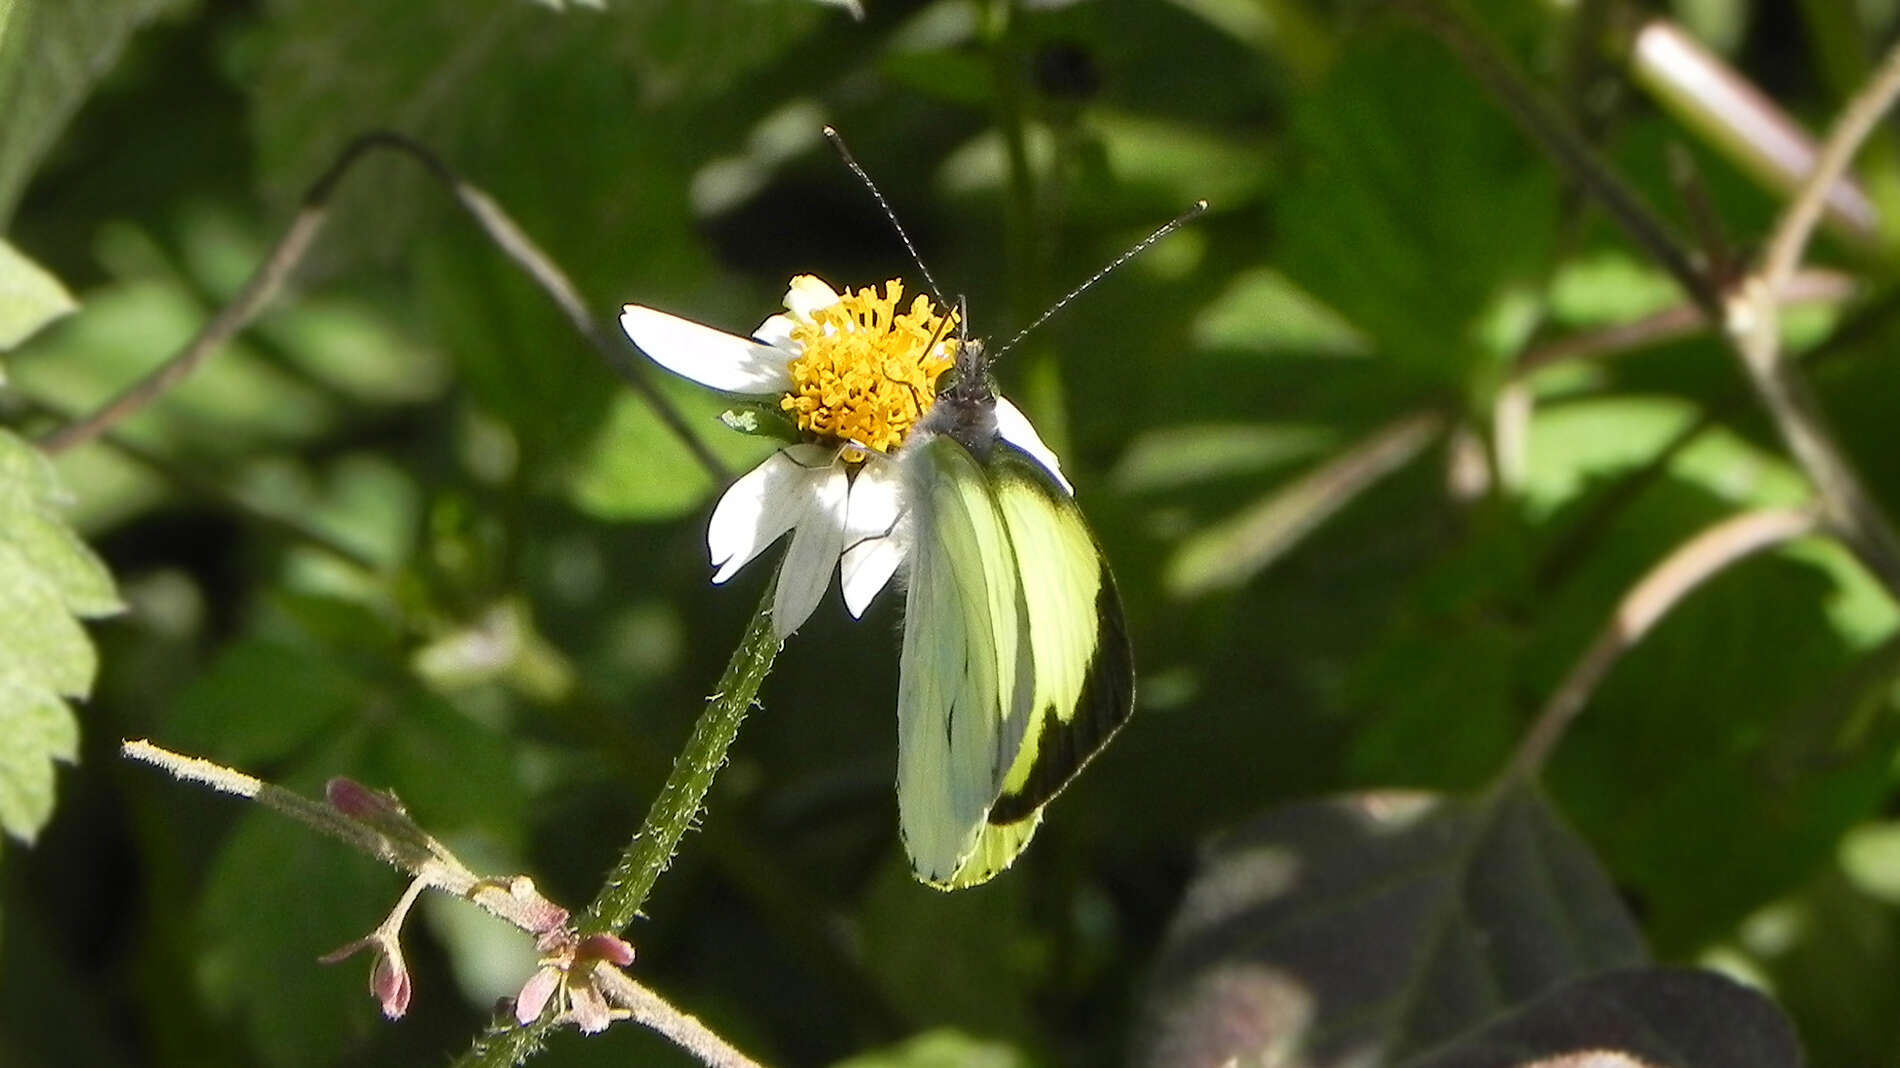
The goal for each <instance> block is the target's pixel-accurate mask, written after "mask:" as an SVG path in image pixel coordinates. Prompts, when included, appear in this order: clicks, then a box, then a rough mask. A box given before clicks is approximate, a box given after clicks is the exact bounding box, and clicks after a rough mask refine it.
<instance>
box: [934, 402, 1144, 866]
mask: <svg viewBox="0 0 1900 1068" xmlns="http://www.w3.org/2000/svg"><path fill="white" fill-rule="evenodd" d="M916 448H917V449H918V452H917V453H915V454H913V455H912V456H910V457H908V458H907V460H906V463H907V468H908V470H909V477H910V479H911V482H912V498H911V499H912V502H913V504H912V508H913V513H912V516H911V519H912V522H913V524H914V535H915V536H914V537H913V539H912V542H913V549H912V557H911V570H910V592H909V595H908V599H907V602H906V622H905V631H904V650H903V660H902V668H901V675H902V677H901V679H900V683H899V687H900V689H899V696H898V787H897V788H898V807H899V816H900V823H901V826H902V828H903V833H904V841H905V846H906V848H907V849H908V850H909V852H910V856H911V864H912V867H913V869H914V870H915V871H916V873H917V875H918V877H919V878H920V879H922V880H923V881H925V882H928V883H931V884H933V885H936V886H940V887H944V888H955V887H963V886H971V885H975V884H977V883H981V882H984V881H986V880H988V879H989V878H991V877H992V876H994V875H995V874H996V873H997V872H999V871H1001V870H1002V869H1003V868H1005V867H1007V866H1008V865H1009V864H1010V862H1011V861H1013V860H1015V858H1016V856H1017V855H1018V854H1019V853H1021V852H1022V850H1023V848H1024V847H1025V846H1026V845H1027V844H1028V843H1029V839H1030V837H1031V836H1033V835H1034V834H1035V831H1036V827H1037V825H1038V824H1039V823H1040V822H1041V819H1042V806H1043V805H1044V804H1046V803H1047V802H1048V801H1049V799H1050V798H1052V797H1054V796H1055V794H1056V793H1057V792H1058V791H1060V790H1061V789H1062V787H1063V786H1064V785H1065V784H1067V782H1068V781H1069V779H1070V778H1072V777H1073V776H1074V775H1075V773H1076V772H1077V771H1078V770H1080V769H1081V767H1082V765H1083V764H1084V763H1085V762H1087V760H1088V759H1089V758H1090V757H1091V756H1093V755H1094V753H1095V752H1096V750H1098V749H1099V748H1100V747H1101V746H1102V744H1103V743H1105V742H1106V741H1107V740H1108V738H1109V736H1110V735H1112V734H1113V733H1114V731H1115V729H1116V728H1117V727H1119V726H1120V725H1121V723H1122V721H1123V720H1125V719H1126V718H1127V717H1128V713H1129V710H1130V708H1131V707H1132V702H1133V693H1134V679H1133V671H1132V661H1131V657H1130V653H1129V648H1128V639H1127V636H1126V632H1125V628H1124V626H1123V623H1122V615H1121V602H1120V599H1119V597H1118V596H1117V594H1116V591H1115V586H1114V580H1113V578H1112V577H1111V576H1110V575H1109V572H1108V568H1107V565H1106V563H1105V562H1104V561H1103V558H1102V555H1101V552H1100V550H1099V549H1098V548H1097V547H1096V545H1095V541H1094V538H1093V537H1092V536H1091V535H1090V533H1089V530H1088V526H1087V525H1086V523H1085V522H1084V521H1083V519H1082V513H1081V509H1080V508H1078V507H1077V506H1076V504H1075V502H1074V500H1073V499H1071V498H1070V497H1069V495H1068V494H1067V493H1066V492H1064V491H1063V489H1062V488H1061V487H1060V486H1058V485H1057V484H1056V483H1055V482H1054V481H1053V480H1052V479H1051V478H1050V476H1049V475H1048V474H1047V473H1046V472H1044V471H1043V469H1042V468H1041V467H1040V466H1039V465H1037V464H1036V463H1035V462H1034V461H1033V460H1031V459H1030V458H1029V457H1027V456H1025V455H1024V454H1022V453H1020V452H1018V451H1017V450H1016V449H1014V448H1013V447H1011V446H1009V445H1008V444H1007V443H1004V442H1000V441H999V442H997V443H996V444H995V445H994V446H993V447H992V448H991V449H990V450H989V462H988V463H987V464H984V463H979V462H978V460H977V459H976V457H974V456H973V455H971V453H970V452H969V451H968V450H967V449H965V448H964V447H963V446H962V445H960V444H958V443H957V442H956V441H954V440H953V439H951V438H949V437H937V438H933V439H930V440H928V441H923V442H919V443H918V444H917V446H916Z"/></svg>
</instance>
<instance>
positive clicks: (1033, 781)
mask: <svg viewBox="0 0 1900 1068" xmlns="http://www.w3.org/2000/svg"><path fill="white" fill-rule="evenodd" d="M988 473H989V476H990V485H991V488H992V490H993V492H994V494H995V497H996V501H997V506H998V508H999V510H1000V511H1001V512H1002V515H1003V524H1004V527H1005V529H1007V530H1008V532H1009V540H1010V544H1011V546H1012V547H1013V548H1014V550H1015V554H1016V566H1017V573H1018V575H1019V576H1020V580H1019V581H1020V585H1021V590H1022V597H1023V604H1024V615H1025V617H1026V619H1027V623H1028V627H1029V630H1028V640H1029V645H1030V650H1031V657H1030V659H1031V662H1032V663H1033V664H1034V670H1033V673H1032V675H1031V677H1030V679H1029V680H1028V682H1029V685H1030V690H1029V692H1028V695H1027V701H1026V704H1027V707H1028V716H1029V721H1028V723H1027V724H1026V725H1025V727H1024V731H1023V735H1022V739H1021V741H1020V742H1019V743H1018V745H1017V749H1016V753H1015V755H1014V758H1013V759H1012V761H1011V763H1010V766H1009V768H1008V770H1007V771H1006V772H1005V774H1004V777H1003V781H1002V784H1001V787H1000V789H999V791H998V796H997V798H996V801H995V803H994V804H993V805H992V806H991V807H990V814H989V819H990V823H991V824H992V825H996V826H1007V825H1010V824H1014V823H1018V822H1021V821H1023V820H1026V819H1028V818H1029V817H1030V816H1031V815H1032V814H1033V813H1035V812H1037V811H1039V810H1040V809H1041V807H1042V806H1043V805H1045V804H1047V803H1048V802H1049V800H1050V799H1051V798H1053V797H1055V795H1056V794H1057V793H1059V792H1060V791H1061V790H1062V788H1063V787H1064V786H1067V785H1068V784H1069V781H1070V780H1071V779H1073V778H1075V776H1076V773H1077V772H1079V771H1081V770H1082V766H1083V765H1084V764H1086V763H1088V761H1089V759H1090V758H1091V757H1093V756H1094V755H1095V754H1096V753H1097V752H1099V751H1100V750H1101V748H1102V746H1104V745H1106V744H1107V743H1108V740H1109V738H1111V737H1113V736H1114V734H1115V732H1116V731H1117V730H1119V729H1120V728H1121V725H1122V724H1123V723H1124V722H1126V721H1127V719H1128V716H1129V713H1131V712H1132V711H1133V710H1134V701H1135V671H1134V655H1133V652H1132V650H1131V649H1130V647H1129V642H1128V630H1127V626H1126V624H1125V623H1124V621H1123V618H1122V602H1121V595H1120V593H1119V592H1118V591H1117V590H1116V588H1115V577H1114V575H1112V574H1111V573H1110V572H1109V569H1108V559H1107V558H1106V557H1105V556H1103V555H1102V550H1101V548H1100V547H1099V546H1097V545H1096V544H1095V537H1094V535H1092V534H1091V533H1090V532H1089V528H1088V524H1087V523H1086V522H1085V521H1084V520H1083V518H1082V509H1081V508H1080V507H1079V506H1078V505H1077V504H1076V503H1075V499H1074V498H1073V497H1071V496H1069V494H1068V493H1066V492H1064V491H1063V489H1062V488H1061V487H1060V486H1058V485H1056V483H1055V482H1054V480H1053V479H1052V478H1051V477H1050V476H1049V475H1048V474H1047V473H1046V472H1045V471H1044V470H1043V469H1042V467H1041V466H1040V465H1038V464H1037V463H1036V462H1035V461H1034V460H1032V459H1030V458H1029V457H1028V456H1026V455H1025V454H1023V453H1022V452H1019V451H1018V450H1017V449H1015V448H1014V447H1012V446H1010V445H1009V444H1008V443H1006V442H1003V443H999V444H998V445H997V447H996V448H995V449H994V450H993V451H992V452H991V456H990V464H989V467H988Z"/></svg>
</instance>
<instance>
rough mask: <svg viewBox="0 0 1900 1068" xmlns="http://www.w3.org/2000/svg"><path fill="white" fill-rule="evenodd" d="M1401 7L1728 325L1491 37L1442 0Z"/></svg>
mask: <svg viewBox="0 0 1900 1068" xmlns="http://www.w3.org/2000/svg"><path fill="white" fill-rule="evenodd" d="M1400 9H1401V10H1403V11H1404V12H1405V13H1407V14H1409V15H1411V16H1412V17H1413V18H1415V19H1417V20H1418V21H1419V22H1420V23H1422V24H1423V25H1424V26H1425V27H1426V28H1428V29H1430V30H1431V31H1432V32H1433V33H1435V34H1436V35H1437V36H1438V38H1439V39H1440V40H1442V41H1444V42H1445V44H1446V45H1447V46H1449V47H1450V48H1451V49H1452V50H1453V51H1454V52H1456V53H1457V54H1458V55H1459V57H1460V58H1462V59H1463V60H1464V62H1465V67H1466V69H1467V70H1469V71H1470V72H1471V73H1472V75H1473V76H1474V77H1476V78H1477V79H1478V81H1479V82H1481V83H1483V85H1484V87H1485V88H1486V89H1487V90H1489V91H1490V93H1491V95H1492V96H1493V97H1494V98H1496V100H1497V101H1498V103H1500V104H1501V105H1503V107H1504V110H1505V111H1507V112H1508V113H1510V115H1511V116H1512V117H1513V118H1515V119H1516V120H1517V122H1518V125H1519V126H1520V127H1522V128H1523V129H1524V131H1525V132H1526V133H1527V134H1529V135H1530V136H1531V138H1532V139H1533V140H1535V141H1536V142H1537V143H1538V144H1539V145H1541V146H1543V148H1544V151H1546V152H1548V153H1550V155H1551V156H1552V157H1553V158H1554V159H1555V160H1556V161H1557V162H1558V163H1559V164H1560V165H1561V166H1562V167H1563V168H1564V171H1565V172H1566V173H1567V174H1569V175H1570V177H1571V178H1572V179H1574V180H1575V181H1576V182H1577V183H1578V184H1579V185H1580V186H1582V187H1583V188H1584V189H1585V190H1587V191H1589V192H1590V193H1591V194H1592V195H1594V196H1595V197H1596V198H1597V200H1598V201H1600V202H1601V203H1602V205H1603V207H1604V209H1605V210H1606V211H1608V212H1609V213H1610V215H1611V216H1612V217H1613V218H1615V219H1616V221H1617V222H1618V223H1619V224H1620V225H1621V226H1622V227H1623V229H1624V231H1625V232H1627V233H1628V234H1629V236H1630V239H1631V240H1633V241H1635V242H1636V243H1637V245H1639V246H1641V247H1642V248H1643V250H1644V251H1645V252H1647V253H1648V254H1649V255H1650V257H1651V258H1652V259H1654V260H1655V261H1656V262H1657V263H1658V264H1661V265H1662V267H1663V269H1664V270H1666V271H1668V272H1669V274H1670V275H1671V276H1672V277H1673V278H1675V280H1676V283H1677V284H1678V285H1680V286H1681V287H1682V288H1683V291H1684V292H1685V293H1687V294H1688V295H1689V299H1690V300H1691V301H1693V302H1694V303H1695V305H1696V307H1697V308H1699V309H1701V311H1702V313H1703V314H1704V315H1705V316H1707V317H1708V319H1709V321H1710V322H1721V321H1722V294H1721V291H1720V290H1719V289H1718V288H1717V287H1716V286H1715V285H1714V283H1713V281H1712V280H1711V279H1710V278H1709V275H1708V273H1707V272H1706V271H1704V270H1703V269H1702V267H1701V266H1700V265H1699V264H1697V262H1696V259H1695V257H1694V256H1693V255H1692V254H1691V253H1690V251H1689V249H1688V248H1687V247H1686V246H1685V245H1683V243H1682V242H1681V241H1679V240H1677V238H1676V236H1675V235H1674V234H1673V233H1672V232H1671V231H1670V229H1669V226H1668V224H1666V223H1665V222H1663V220H1662V219H1661V218H1659V217H1658V216H1657V215H1656V213H1655V212H1653V211H1652V210H1650V207H1649V205H1648V204H1646V203H1644V201H1643V199H1642V197H1641V196H1640V195H1639V194H1638V193H1637V192H1636V190H1635V189H1633V188H1632V187H1631V186H1630V185H1629V183H1627V182H1625V181H1624V180H1623V177H1622V176H1621V175H1619V174H1617V173H1616V172H1615V171H1614V170H1612V169H1611V168H1610V167H1609V165H1608V164H1606V163H1604V162H1603V160H1602V159H1601V158H1600V157H1599V156H1598V155H1597V152H1596V149H1595V148H1594V147H1593V146H1592V145H1591V144H1590V141H1589V139H1588V138H1586V137H1585V136H1584V135H1583V132H1582V131H1581V130H1579V129H1577V127H1576V125H1575V124H1574V123H1573V122H1571V121H1570V119H1569V118H1568V117H1567V116H1565V115H1564V114H1563V112H1561V111H1559V110H1558V109H1557V108H1556V106H1555V105H1553V104H1552V103H1551V102H1550V101H1549V100H1548V99H1547V98H1546V97H1545V95H1544V94H1543V93H1542V92H1541V91H1539V90H1538V88H1537V87H1536V86H1535V85H1533V84H1531V81H1530V79H1529V78H1527V77H1525V75H1524V74H1523V73H1522V72H1521V71H1519V70H1518V69H1517V67H1516V65H1515V64H1513V63H1512V62H1511V61H1510V59H1509V58H1508V57H1506V56H1505V55H1504V54H1503V53H1502V52H1500V51H1499V50H1498V49H1497V48H1496V47H1494V46H1493V45H1492V44H1491V43H1490V42H1489V41H1488V40H1486V39H1485V37H1484V35H1483V33H1482V32H1481V31H1479V30H1478V28H1477V27H1475V26H1473V25H1471V23H1470V22H1469V21H1468V20H1467V19H1466V18H1465V17H1464V16H1462V15H1461V14H1459V13H1458V12H1456V11H1454V10H1452V9H1451V8H1450V7H1449V6H1448V5H1446V4H1444V3H1442V2H1441V0H1403V2H1402V3H1401V4H1400Z"/></svg>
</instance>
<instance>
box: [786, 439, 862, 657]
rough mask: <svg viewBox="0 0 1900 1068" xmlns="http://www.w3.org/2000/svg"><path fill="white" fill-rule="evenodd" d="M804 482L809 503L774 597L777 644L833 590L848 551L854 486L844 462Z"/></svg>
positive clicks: (800, 517) (799, 624) (801, 518)
mask: <svg viewBox="0 0 1900 1068" xmlns="http://www.w3.org/2000/svg"><path fill="white" fill-rule="evenodd" d="M814 474H816V475H817V477H816V478H813V479H810V480H808V481H806V482H805V487H806V493H807V499H806V500H805V502H804V504H803V507H802V512H801V514H800V515H799V517H798V526H797V528H796V529H794V530H793V531H792V547H791V548H790V549H787V550H786V551H785V564H784V566H782V567H780V568H779V572H778V591H777V592H776V593H774V594H773V595H772V629H774V630H776V631H777V632H778V636H779V639H780V640H781V641H783V640H784V639H786V638H788V637H790V636H791V634H792V632H793V631H795V630H797V629H798V628H799V627H800V626H802V625H803V624H804V622H805V620H806V619H807V618H808V617H810V615H811V611H812V609H814V608H816V607H818V602H819V600H820V599H821V598H823V597H824V595H825V590H826V589H828V588H830V586H831V573H832V572H833V571H834V570H836V569H837V567H838V554H839V552H841V551H842V550H843V549H844V519H845V515H844V513H845V499H846V496H847V494H848V493H849V492H850V488H851V482H850V479H849V477H848V476H847V475H846V474H845V469H844V464H843V463H842V462H839V463H833V464H831V465H830V466H828V467H825V468H823V469H822V470H819V471H816V472H814Z"/></svg>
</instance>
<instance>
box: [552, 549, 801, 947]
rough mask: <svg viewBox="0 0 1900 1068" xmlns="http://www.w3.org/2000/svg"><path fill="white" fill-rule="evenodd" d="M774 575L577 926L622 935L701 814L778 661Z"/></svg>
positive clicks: (587, 929) (776, 583)
mask: <svg viewBox="0 0 1900 1068" xmlns="http://www.w3.org/2000/svg"><path fill="white" fill-rule="evenodd" d="M777 585H778V580H777V579H776V578H775V579H774V580H773V581H772V582H771V583H770V584H768V585H767V586H766V589H765V596H764V597H763V598H762V599H761V600H760V601H759V609H758V611H757V612H755V613H754V614H753V616H752V623H751V625H749V626H747V627H746V632H745V636H744V637H742V638H740V639H739V647H738V648H737V649H734V650H733V652H732V659H731V660H730V661H728V662H727V663H726V673H725V674H724V675H723V676H721V677H720V679H719V689H718V690H717V691H715V692H714V693H713V695H712V697H711V698H710V699H709V700H708V701H707V703H706V711H705V712H703V713H701V714H700V717H699V722H698V723H695V724H694V725H693V734H692V737H690V738H688V739H687V740H686V748H684V749H682V750H680V755H679V756H678V757H676V758H675V759H674V761H673V771H672V773H671V774H669V775H668V776H667V777H666V782H665V784H664V785H662V786H661V787H660V796H658V797H656V798H654V799H653V807H651V808H649V809H648V810H647V818H646V823H645V824H644V825H642V826H641V828H640V831H639V833H638V834H636V835H634V837H633V841H632V842H629V843H628V844H627V848H626V850H625V851H624V852H622V853H621V854H620V862H619V863H617V864H615V865H614V870H613V872H612V873H611V874H609V875H608V876H607V882H606V885H605V886H603V887H602V888H601V891H600V894H599V896H597V897H596V898H595V899H594V903H593V904H592V905H589V906H588V908H587V916H586V917H585V918H584V919H582V920H581V923H580V927H581V930H582V931H583V932H584V933H586V932H594V931H606V932H611V933H615V934H617V933H619V932H621V931H623V930H625V929H626V927H627V925H628V924H630V923H632V922H633V918H634V916H636V915H637V914H638V913H639V911H640V906H641V904H643V903H644V902H645V901H646V899H647V894H648V892H650V891H651V890H652V889H653V883H654V880H656V879H658V878H659V877H660V873H661V872H663V871H665V870H666V866H667V865H668V864H670V863H672V860H673V851H674V850H675V849H677V848H678V847H679V841H680V838H681V836H683V835H684V834H685V833H686V830H687V828H689V827H691V826H692V825H693V820H694V819H695V818H696V817H697V816H698V815H699V806H700V802H701V801H703V800H705V797H706V791H707V789H709V788H710V787H711V786H712V781H713V776H714V775H717V774H718V773H719V769H720V768H721V767H724V766H725V763H726V750H727V749H729V748H731V746H732V740H733V738H734V737H736V736H737V735H738V733H739V724H740V723H742V722H744V720H745V717H746V713H747V712H748V711H750V710H751V708H752V698H753V696H754V695H756V694H757V693H758V692H759V684H760V683H762V682H764V681H765V676H766V675H768V674H770V673H771V671H772V661H773V660H775V659H777V658H778V650H779V640H778V637H777V636H776V635H775V634H774V633H773V632H772V592H773V589H774V588H775V587H776V586H777Z"/></svg>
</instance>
